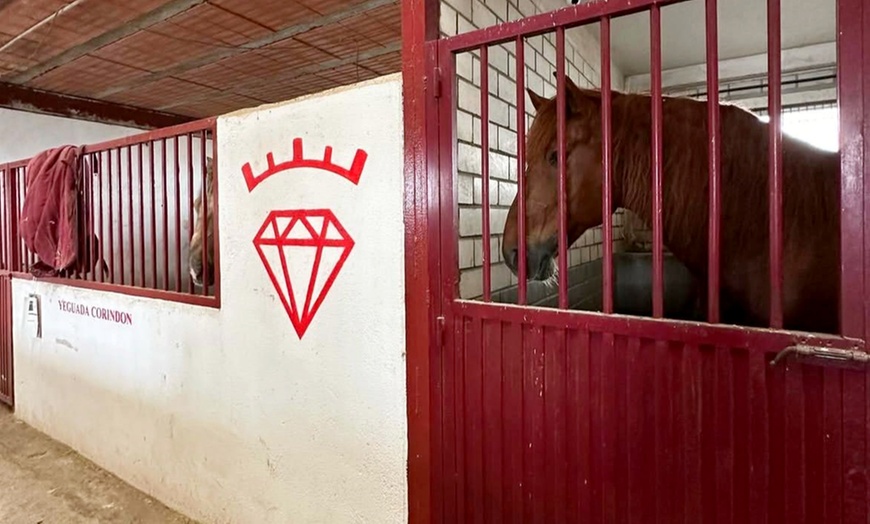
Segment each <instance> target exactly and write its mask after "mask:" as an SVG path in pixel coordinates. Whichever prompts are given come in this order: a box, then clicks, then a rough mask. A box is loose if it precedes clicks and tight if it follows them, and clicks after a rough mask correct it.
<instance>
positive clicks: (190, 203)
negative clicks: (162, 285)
mask: <svg viewBox="0 0 870 524" xmlns="http://www.w3.org/2000/svg"><path fill="white" fill-rule="evenodd" d="M202 147H205V144H203V146H202ZM195 198H196V196H195V195H194V190H193V133H188V134H187V232H188V235H187V236H188V246H190V242H189V240H190V238H193V228H194V227H195V226H194V224H195V222H194V207H195V202H194V200H195ZM189 249H190V247H188V250H189ZM186 273H187V282H188V292H189V293H191V294H193V293H195V292H196V288H195V287H194V285H193V277H191V276H190V271H187V272H186Z"/></svg>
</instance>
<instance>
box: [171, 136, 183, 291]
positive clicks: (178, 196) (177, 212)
mask: <svg viewBox="0 0 870 524" xmlns="http://www.w3.org/2000/svg"><path fill="white" fill-rule="evenodd" d="M178 138H179V137H178V135H176V136H175V137H173V142H174V143H175V291H178V292H181V169H180V168H179V166H178V156H179V155H178V149H179V147H180V146H179V143H178Z"/></svg>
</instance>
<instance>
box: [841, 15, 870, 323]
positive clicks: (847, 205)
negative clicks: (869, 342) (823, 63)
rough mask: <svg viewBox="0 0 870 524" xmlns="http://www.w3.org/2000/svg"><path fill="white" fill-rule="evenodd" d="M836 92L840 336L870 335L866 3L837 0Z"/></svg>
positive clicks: (869, 32) (869, 39) (869, 33)
mask: <svg viewBox="0 0 870 524" xmlns="http://www.w3.org/2000/svg"><path fill="white" fill-rule="evenodd" d="M837 18H838V22H837V35H838V37H837V44H838V47H839V53H840V55H839V68H838V73H837V74H838V78H837V80H838V86H837V87H838V93H837V98H838V101H839V104H840V108H841V109H840V170H841V180H840V199H841V203H840V210H841V215H840V237H841V238H840V252H841V255H840V333H842V334H843V335H844V336H851V337H859V338H863V337H867V336H868V335H870V308H867V307H865V303H866V300H865V291H864V288H865V283H866V282H867V281H870V264H867V259H866V258H865V256H866V255H865V244H866V243H867V232H866V231H865V224H866V220H867V219H866V214H867V213H868V211H870V209H868V208H867V202H870V194H868V193H870V184H868V183H867V181H866V180H865V175H866V173H867V171H868V169H870V64H868V59H870V25H868V24H870V8H868V7H867V3H866V1H865V0H839V3H838V15H837Z"/></svg>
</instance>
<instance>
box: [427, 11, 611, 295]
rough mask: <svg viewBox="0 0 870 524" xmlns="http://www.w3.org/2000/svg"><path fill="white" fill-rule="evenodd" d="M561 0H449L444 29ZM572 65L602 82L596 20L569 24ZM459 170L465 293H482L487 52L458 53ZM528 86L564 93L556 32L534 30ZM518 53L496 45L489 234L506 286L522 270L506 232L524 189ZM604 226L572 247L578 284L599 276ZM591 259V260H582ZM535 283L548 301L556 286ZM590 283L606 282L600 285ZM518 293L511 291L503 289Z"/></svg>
mask: <svg viewBox="0 0 870 524" xmlns="http://www.w3.org/2000/svg"><path fill="white" fill-rule="evenodd" d="M562 5H563V4H562V2H559V1H554V0H534V1H533V0H483V1H482V0H444V1H443V2H442V4H441V32H442V35H444V36H452V35H455V34H459V33H464V32H468V31H471V30H474V29H476V28H482V27H488V26H492V25H496V24H497V23H501V22H504V21H513V20H517V19H520V18H523V17H525V16H530V15H534V14H538V13H541V12H545V11H550V10H552V9H553V8H554V7H560V6H562ZM565 47H566V57H567V59H566V71H567V73H568V75H569V76H570V77H571V78H572V79H573V80H574V81H575V82H576V83H577V84H578V85H580V86H586V87H597V86H598V84H599V79H600V67H601V62H600V48H599V43H598V40H597V38H596V37H595V36H594V34H593V33H592V32H591V31H590V30H589V29H588V28H582V27H581V28H575V29H571V30H568V31H566V46H565ZM456 60H457V61H456V73H457V77H458V85H457V112H456V132H457V139H458V142H459V143H458V145H457V171H458V176H459V179H458V185H459V187H458V203H459V236H460V238H459V249H458V253H459V266H460V271H461V272H460V275H461V277H460V296H461V297H463V298H475V297H478V296H480V294H481V293H482V289H483V283H482V280H483V278H482V277H483V270H482V266H483V245H484V242H483V239H482V237H481V229H482V225H481V223H482V212H481V209H482V208H481V204H482V190H481V181H482V179H481V147H480V144H481V136H480V134H481V121H480V62H479V53H478V52H476V51H475V52H472V53H464V54H461V55H458V56H457V59H456ZM525 62H526V67H525V74H526V86H527V87H528V88H531V89H532V90H534V91H535V92H537V93H538V94H540V95H542V96H546V97H552V96H554V95H555V94H556V86H555V78H554V77H553V74H554V72H555V71H556V46H555V33H551V34H546V35H542V36H537V37H533V38H529V39H527V40H526V43H525ZM516 77H517V71H516V54H515V45H514V44H513V43H510V44H504V45H500V46H494V47H490V48H489V92H490V98H489V118H490V124H489V126H490V128H489V129H490V132H489V136H490V140H489V141H490V155H489V159H490V189H489V192H490V196H489V202H490V206H491V207H490V209H491V214H490V217H491V218H490V220H491V231H492V236H491V239H490V241H489V244H490V246H489V247H490V250H491V260H492V263H493V265H492V288H493V290H494V291H497V290H506V289H509V288H511V287H512V286H515V285H516V278H515V277H514V276H513V275H512V274H511V273H510V270H509V269H508V268H507V266H505V265H504V263H503V260H502V255H501V247H500V242H501V233H502V230H503V228H504V222H505V219H506V218H507V213H508V208H509V207H510V205H511V202H512V201H513V199H514V197H515V195H516V190H517V186H516V180H517V172H516V171H517V169H516V167H517V166H516V153H517V132H516V130H517V122H516V96H517V93H516V83H515V80H514V79H515V78H516ZM612 78H613V86H614V88H615V89H621V88H622V85H623V78H624V77H623V75H622V74H621V73H620V72H619V71H618V70H617V69H614V70H613V71H612ZM526 111H527V125H528V123H530V122H531V116H532V115H533V114H534V108H533V107H532V104H531V102H530V101H529V100H528V97H526ZM622 223H623V217H622V213H619V214H617V215H616V216H615V217H614V238H615V239H617V240H616V242H617V245H615V248H616V249H619V248H620V246H621V239H622V233H621V228H622ZM601 236H602V235H601V228H596V229H594V230H590V231H588V232H587V233H586V234H585V235H583V237H581V238H580V239H579V240H578V241H577V242H576V243H575V244H574V245H573V246H572V247H571V249H570V251H569V266H570V267H572V274H571V277H570V280H571V286H580V285H584V284H588V282H583V280H589V279H595V278H596V275H597V274H600V270H599V271H598V272H597V273H596V272H595V271H590V270H589V269H591V266H594V265H595V264H594V262H595V261H596V260H598V259H600V258H601V255H602V245H601ZM584 265H588V266H590V268H582V267H580V266H584ZM538 287H539V288H540V289H535V286H532V287H530V301H531V302H535V301H538V302H540V301H543V300H544V299H545V298H547V296H549V295H552V293H553V290H546V289H544V288H543V286H538ZM586 287H587V288H590V289H593V290H599V291H600V286H589V285H586ZM502 295H503V297H502V298H503V299H505V300H508V301H511V299H510V294H509V293H508V294H502ZM495 298H496V300H498V299H499V294H498V293H496V296H495ZM583 300H585V301H586V303H585V304H580V303H576V304H573V305H575V306H581V307H584V306H585V307H595V301H596V297H595V296H594V293H592V294H590V293H584V299H583Z"/></svg>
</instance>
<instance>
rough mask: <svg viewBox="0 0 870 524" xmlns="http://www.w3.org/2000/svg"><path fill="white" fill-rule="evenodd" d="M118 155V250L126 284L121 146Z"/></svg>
mask: <svg viewBox="0 0 870 524" xmlns="http://www.w3.org/2000/svg"><path fill="white" fill-rule="evenodd" d="M115 151H116V152H117V157H118V251H119V252H120V253H119V262H120V263H119V268H120V271H119V273H120V276H121V281H120V284H121V285H122V286H123V285H124V276H125V273H126V271H125V267H124V167H123V161H122V159H121V148H120V147H119V148H118V149H116V150H115Z"/></svg>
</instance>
